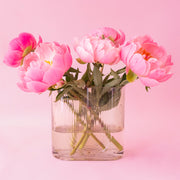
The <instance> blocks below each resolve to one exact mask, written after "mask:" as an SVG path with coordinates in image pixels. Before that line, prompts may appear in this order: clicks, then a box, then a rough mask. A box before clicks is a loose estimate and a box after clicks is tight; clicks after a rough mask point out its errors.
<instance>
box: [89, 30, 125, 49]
mask: <svg viewBox="0 0 180 180" xmlns="http://www.w3.org/2000/svg"><path fill="white" fill-rule="evenodd" d="M90 36H98V37H100V38H102V39H103V38H108V39H110V40H111V41H113V42H114V44H115V45H116V46H119V45H122V44H123V43H124V41H125V34H124V33H123V31H121V30H119V32H118V31H116V30H115V29H113V28H110V27H104V28H100V29H97V30H96V31H95V32H93V33H92V34H90Z"/></svg>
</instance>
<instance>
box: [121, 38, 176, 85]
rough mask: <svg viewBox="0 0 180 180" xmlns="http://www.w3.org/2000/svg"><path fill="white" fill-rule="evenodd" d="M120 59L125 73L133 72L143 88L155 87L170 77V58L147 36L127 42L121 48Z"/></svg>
mask: <svg viewBox="0 0 180 180" xmlns="http://www.w3.org/2000/svg"><path fill="white" fill-rule="evenodd" d="M120 57H121V59H122V61H123V62H124V63H125V64H126V66H127V69H126V71H127V73H128V72H129V70H131V71H133V72H134V73H135V74H136V75H137V76H138V77H139V79H140V80H141V82H142V83H143V84H144V85H145V86H149V87H152V86H156V85H158V84H159V83H160V82H163V81H166V80H168V79H169V78H170V77H171V76H172V73H170V68H171V66H172V65H173V63H172V62H171V56H170V55H167V53H166V51H165V50H164V48H163V47H161V46H159V45H158V44H157V43H156V42H154V41H153V40H152V39H151V38H150V37H148V36H143V37H137V38H135V39H134V40H133V41H131V42H128V43H127V44H126V45H125V46H124V47H122V48H121V52H120Z"/></svg>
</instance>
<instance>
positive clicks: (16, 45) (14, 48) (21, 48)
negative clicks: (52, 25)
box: [4, 33, 42, 67]
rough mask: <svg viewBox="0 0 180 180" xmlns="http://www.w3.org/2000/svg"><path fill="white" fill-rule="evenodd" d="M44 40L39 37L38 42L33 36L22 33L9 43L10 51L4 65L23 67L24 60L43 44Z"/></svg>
mask: <svg viewBox="0 0 180 180" xmlns="http://www.w3.org/2000/svg"><path fill="white" fill-rule="evenodd" d="M41 42H42V39H41V37H39V42H38V43H37V42H36V39H35V38H34V36H33V35H32V34H29V33H21V34H19V36H18V37H17V38H15V39H13V40H12V41H11V42H10V43H9V49H8V52H7V54H6V55H5V58H4V63H5V64H6V65H8V66H11V67H18V66H20V65H22V63H23V58H24V57H25V56H26V55H27V54H29V53H30V52H31V51H33V50H34V49H35V48H36V47H37V44H39V43H41Z"/></svg>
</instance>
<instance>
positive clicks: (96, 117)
mask: <svg viewBox="0 0 180 180" xmlns="http://www.w3.org/2000/svg"><path fill="white" fill-rule="evenodd" d="M71 94H72V95H73V96H75V97H76V98H77V99H78V100H79V101H80V102H81V103H82V104H83V105H84V107H85V108H86V109H87V110H89V111H90V112H91V113H92V114H93V115H94V117H95V119H96V120H98V121H99V123H100V125H101V127H102V128H103V129H104V131H105V134H106V136H107V138H108V139H109V140H110V141H111V142H112V143H113V144H114V145H115V146H116V147H117V148H118V149H119V151H122V150H123V146H122V145H121V144H120V143H119V142H118V141H117V140H116V139H115V138H114V137H113V136H111V134H110V132H109V131H108V128H107V127H106V125H105V124H104V123H103V122H102V121H101V119H100V118H99V116H98V115H97V113H96V112H94V111H93V110H92V109H91V108H88V107H87V106H86V103H84V102H83V101H82V100H81V99H80V98H79V97H78V95H77V94H76V93H75V92H74V91H71ZM80 141H81V139H80ZM78 144H79V142H78ZM98 144H99V143H98ZM99 145H100V144H99ZM100 146H101V145H100ZM78 147H79V146H78ZM76 150H77V149H76ZM76 150H75V151H76Z"/></svg>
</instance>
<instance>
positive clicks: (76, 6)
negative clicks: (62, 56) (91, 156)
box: [0, 0, 180, 180]
mask: <svg viewBox="0 0 180 180" xmlns="http://www.w3.org/2000/svg"><path fill="white" fill-rule="evenodd" d="M179 7H180V1H179V0H149V1H146V0H126V1H125V0H104V1H103V0H91V1H87V0H65V1H60V0H31V1H25V0H16V1H11V0H1V1H0V83H1V88H0V179H1V180H11V179H15V180H16V179H18V180H24V179H25V180H32V179H38V180H51V179H54V180H56V179H58V180H59V179H62V180H72V179H74V180H76V179H78V180H83V179H86V180H92V179H94V180H107V179H114V180H119V179H122V180H129V179H142V180H156V179H157V180H179V179H180V93H179V92H180V83H179V77H180V71H179V68H180V53H179V52H180V51H179V48H180V23H179V19H180V11H179ZM103 26H110V27H114V28H116V29H122V30H123V31H124V32H125V33H126V36H127V38H131V37H133V36H136V35H144V34H150V35H151V36H152V37H153V38H154V39H155V40H156V41H158V42H159V44H161V45H163V46H164V47H165V48H166V49H167V51H168V52H169V53H170V54H172V58H173V62H174V67H173V69H172V71H173V73H174V76H173V77H172V78H171V79H170V80H169V81H168V82H165V83H163V84H161V85H160V86H158V87H155V88H153V89H152V90H151V91H150V92H149V93H146V92H145V90H144V87H143V86H142V85H141V84H140V82H136V83H132V84H129V85H128V86H127V88H126V116H125V131H124V138H125V155H124V158H122V159H120V160H118V161H110V162H67V161H61V160H57V159H55V158H53V157H52V155H51V129H50V127H51V112H50V98H49V97H48V93H43V94H41V95H37V94H32V93H30V94H27V93H24V92H22V91H20V90H19V89H18V87H17V86H16V82H17V78H18V75H17V71H16V70H15V69H12V68H9V67H7V66H5V65H4V64H3V63H2V59H3V56H4V54H5V52H6V51H7V47H8V42H9V41H10V40H11V39H12V38H14V37H16V36H17V35H18V34H19V33H20V32H30V33H32V34H35V35H37V36H38V34H40V35H42V37H43V39H44V40H45V41H54V40H55V41H59V42H60V43H67V44H69V45H72V39H73V38H74V37H76V36H77V37H80V36H82V35H84V34H86V33H88V32H90V31H92V30H94V29H97V28H99V27H103ZM71 47H72V46H71ZM73 54H74V52H73ZM75 65H76V63H75Z"/></svg>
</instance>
